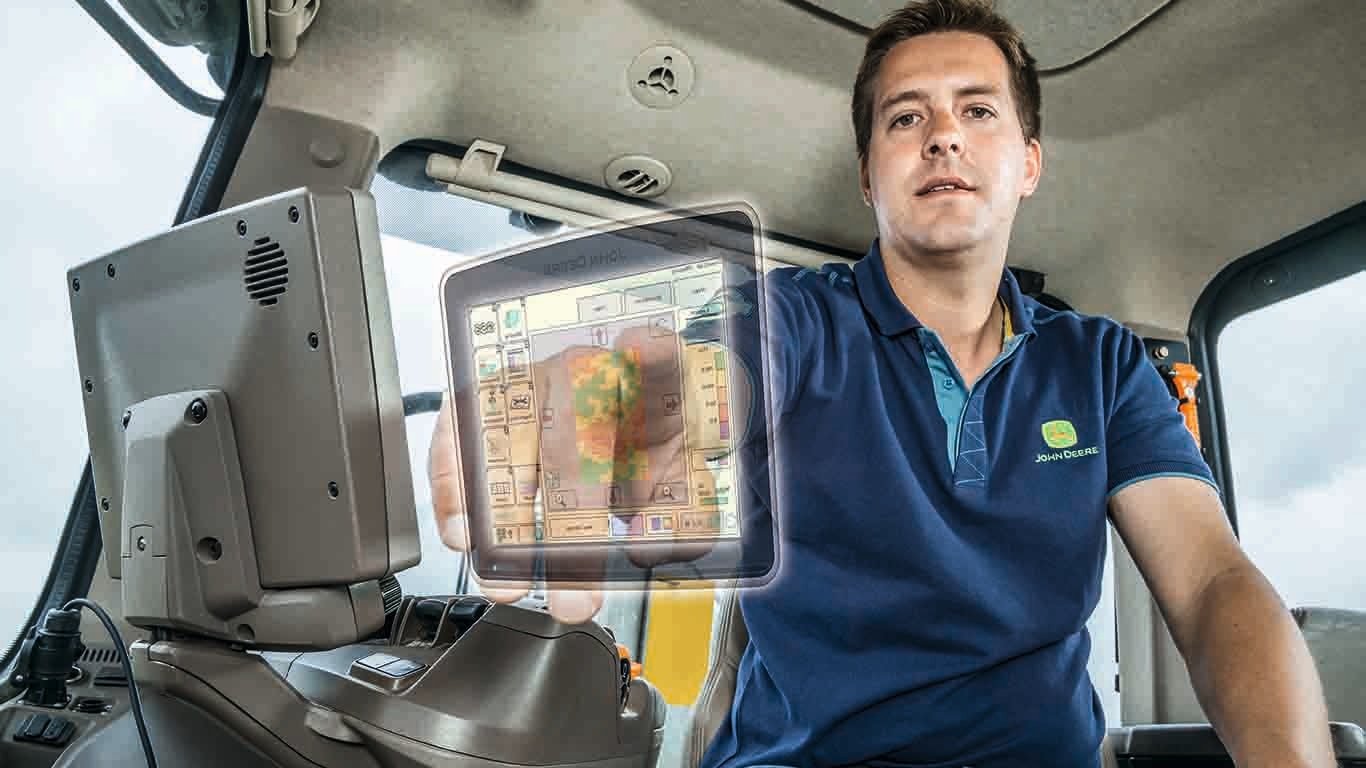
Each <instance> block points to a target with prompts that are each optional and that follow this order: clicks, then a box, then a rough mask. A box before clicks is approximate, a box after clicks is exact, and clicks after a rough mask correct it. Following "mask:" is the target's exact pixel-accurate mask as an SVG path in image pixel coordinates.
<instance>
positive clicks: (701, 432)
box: [466, 259, 744, 546]
mask: <svg viewBox="0 0 1366 768" xmlns="http://www.w3.org/2000/svg"><path fill="white" fill-rule="evenodd" d="M722 269H723V265H722V263H721V261H720V260H719V259H717V260H713V261H700V262H695V263H692V264H689V265H686V266H676V267H671V268H665V269H657V270H653V271H646V272H641V273H638V274H633V275H630V276H625V277H616V278H613V279H609V280H603V281H598V282H593V283H591V284H584V285H578V286H574V287H571V288H563V289H558V290H552V291H548V292H542V293H533V294H529V295H523V296H507V297H504V298H502V300H499V301H492V302H488V303H482V304H479V305H476V306H473V307H471V308H470V309H469V311H468V316H467V318H466V319H467V322H468V330H469V333H470V334H471V336H470V338H471V339H472V340H473V345H472V350H473V355H474V359H473V360H472V361H471V362H472V363H473V367H474V371H475V374H476V377H477V379H478V382H479V389H478V403H479V406H480V412H481V431H482V436H483V441H484V445H483V449H484V455H485V458H486V466H485V468H486V482H485V484H484V489H483V492H484V493H486V494H487V500H488V504H489V507H490V508H491V510H492V512H493V515H492V520H491V525H492V527H493V530H492V531H490V534H491V536H492V541H493V542H494V543H495V544H503V545H518V544H536V545H552V546H553V545H555V544H564V543H572V544H585V543H594V542H614V541H615V542H620V541H623V540H627V541H629V540H650V539H656V538H670V539H680V538H683V539H687V538H704V539H712V540H715V539H726V538H735V537H738V535H739V530H738V523H737V513H736V499H735V495H736V494H735V492H734V491H733V488H734V484H735V473H734V467H733V466H731V461H730V453H731V448H732V443H731V441H732V436H733V435H734V433H735V431H736V428H737V425H735V424H734V423H733V422H732V420H731V409H730V402H731V401H730V395H729V392H728V381H729V376H728V370H727V366H728V365H729V364H730V360H728V357H727V353H726V351H725V349H724V348H723V347H722V346H720V345H718V344H712V343H688V342H685V341H684V340H683V339H682V338H681V337H680V336H679V332H680V330H681V329H682V328H684V327H686V326H687V324H688V323H689V322H690V321H692V320H696V319H697V318H700V317H710V316H713V315H716V314H719V315H720V316H721V317H722V318H724V317H725V313H724V312H723V308H722V307H721V306H720V305H719V303H718V302H719V301H720V299H719V298H718V297H719V296H721V295H722V294H723V287H724V286H723V276H722ZM739 427H740V428H743V427H744V425H743V424H741V425H739Z"/></svg>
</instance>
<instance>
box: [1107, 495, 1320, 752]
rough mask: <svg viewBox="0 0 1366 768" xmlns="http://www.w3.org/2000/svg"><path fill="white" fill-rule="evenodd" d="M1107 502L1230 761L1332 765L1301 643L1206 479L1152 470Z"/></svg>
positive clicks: (1314, 676)
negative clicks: (1157, 473) (1161, 474)
mask: <svg viewBox="0 0 1366 768" xmlns="http://www.w3.org/2000/svg"><path fill="white" fill-rule="evenodd" d="M1110 513H1111V518H1112V519H1113V520H1114V522H1115V527H1116V529H1117V530H1118V531H1119V534H1120V536H1121V537H1122V538H1123V540H1124V543H1125V546H1126V547H1127V548H1128V550H1129V552H1130V554H1132V555H1133V558H1134V561H1135V563H1136V564H1137V565H1138V568H1139V571H1140V572H1141V573H1142V574H1143V578H1144V580H1145V581H1146V582H1147V584H1148V588H1149V589H1150V590H1151V591H1152V593H1153V596H1154V598H1155V600H1156V601H1157V605H1158V608H1159V609H1160V610H1161V612H1162V615H1163V617H1164V618H1165V619H1166V622H1167V625H1168V627H1170V629H1171V632H1172V637H1173V639H1174V640H1175V642H1176V646H1177V648H1178V649H1179V650H1180V652H1181V655H1182V657H1183V658H1184V659H1185V661H1186V665H1187V667H1188V669H1189V671H1190V677H1191V683H1192V685H1193V686H1194V688H1195V693H1196V696H1197V698H1198V699H1199V701H1200V705H1201V707H1203V708H1204V710H1205V713H1206V714H1207V715H1208V716H1209V719H1210V723H1211V724H1212V725H1213V726H1214V728H1215V731H1216V732H1217V733H1218V734H1219V737H1220V739H1221V740H1222V741H1223V742H1224V744H1225V746H1226V747H1227V748H1228V750H1229V754H1230V755H1231V756H1232V757H1233V759H1234V762H1235V764H1236V765H1238V766H1239V767H1240V768H1262V767H1263V766H1268V767H1269V766H1277V768H1333V766H1335V765H1336V761H1335V759H1334V756H1333V749H1332V742H1331V738H1330V735H1329V730H1328V716H1327V711H1326V707H1325V704H1324V698H1323V689H1322V685H1321V683H1320V681H1319V677H1318V671H1317V669H1316V668H1315V666H1314V661H1313V658H1312V657H1311V656H1310V654H1309V648H1308V646H1307V645H1306V644H1305V642H1304V638H1303V636H1302V635H1301V633H1300V631H1299V627H1297V626H1296V624H1295V622H1294V619H1293V618H1292V617H1291V615H1290V612H1289V611H1288V610H1287V609H1286V607H1285V605H1284V604H1283V603H1282V602H1281V599H1280V597H1279V596H1278V595H1277V593H1276V591H1275V589H1274V588H1273V587H1272V586H1271V584H1270V582H1268V581H1267V579H1266V577H1265V576H1263V575H1262V573H1261V571H1259V570H1258V569H1257V567H1256V566H1254V565H1253V564H1252V562H1251V561H1250V560H1249V559H1248V558H1247V556H1246V555H1245V554H1244V552H1243V551H1242V548H1241V547H1240V546H1239V545H1238V542H1237V539H1236V538H1235V537H1234V535H1233V531H1232V529H1231V528H1230V527H1229V524H1228V520H1227V517H1226V516H1225V515H1224V510H1223V507H1222V504H1221V503H1220V500H1219V497H1218V494H1217V493H1216V492H1215V491H1214V489H1213V488H1211V487H1210V486H1208V485H1207V484H1205V483H1203V482H1200V481H1198V480H1195V479H1191V478H1185V477H1154V478H1150V479H1146V480H1141V481H1139V482H1136V483H1134V484H1132V485H1130V486H1128V487H1126V488H1124V489H1122V490H1120V491H1119V492H1118V493H1116V494H1115V495H1114V496H1113V497H1112V498H1111V501H1110Z"/></svg>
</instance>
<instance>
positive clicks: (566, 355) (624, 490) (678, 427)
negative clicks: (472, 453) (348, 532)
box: [428, 326, 708, 623]
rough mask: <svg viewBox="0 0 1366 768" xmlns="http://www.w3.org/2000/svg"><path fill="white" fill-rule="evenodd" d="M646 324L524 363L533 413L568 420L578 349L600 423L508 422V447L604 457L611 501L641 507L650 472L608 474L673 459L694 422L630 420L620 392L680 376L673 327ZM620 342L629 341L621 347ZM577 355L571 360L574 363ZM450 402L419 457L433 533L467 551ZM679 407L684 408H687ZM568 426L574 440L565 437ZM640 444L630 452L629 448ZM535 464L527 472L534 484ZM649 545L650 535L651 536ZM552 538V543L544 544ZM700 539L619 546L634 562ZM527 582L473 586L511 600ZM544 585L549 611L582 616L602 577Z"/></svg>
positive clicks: (693, 550) (680, 556)
mask: <svg viewBox="0 0 1366 768" xmlns="http://www.w3.org/2000/svg"><path fill="white" fill-rule="evenodd" d="M651 333H652V332H651V329H649V328H648V327H645V326H641V327H639V328H631V329H628V330H626V331H624V332H622V333H621V334H620V335H619V336H618V338H617V340H616V342H615V344H614V345H613V348H612V349H611V350H606V349H603V348H597V347H593V348H570V349H566V350H564V351H562V352H560V353H558V354H556V355H554V356H553V357H551V358H549V359H547V360H542V361H538V362H535V363H533V365H532V370H531V378H532V386H533V391H534V392H535V398H536V407H537V410H538V412H539V411H540V410H541V409H542V408H551V409H553V411H554V412H555V413H557V414H561V416H560V417H559V421H558V423H560V424H565V423H571V424H572V423H573V422H572V421H570V422H566V420H570V419H574V418H575V416H574V414H575V412H576V411H575V409H576V408H579V407H581V406H584V405H585V404H584V403H583V402H581V401H580V400H581V395H582V392H581V390H582V389H583V384H582V382H581V381H580V382H579V383H578V385H577V386H576V379H575V377H576V376H578V377H580V378H581V377H582V376H583V375H584V373H585V370H586V369H585V368H584V362H583V361H584V360H585V359H586V358H585V355H587V356H589V357H591V358H596V359H594V360H593V364H594V368H593V369H592V371H593V374H594V376H595V377H596V376H601V377H602V379H601V380H598V381H595V382H594V387H595V390H596V391H595V392H594V400H593V401H592V403H591V407H593V408H595V409H598V414H597V415H598V416H600V417H601V419H600V420H599V425H606V426H607V428H606V429H602V430H598V431H596V432H590V433H580V432H579V431H578V430H574V431H573V432H572V433H571V432H566V430H565V429H563V428H561V429H560V431H559V432H558V433H553V434H552V433H549V432H548V431H547V430H544V429H542V428H541V420H540V419H539V418H538V419H536V424H535V425H534V426H528V428H525V429H522V430H520V431H518V430H514V431H513V432H514V434H515V435H516V436H517V437H515V438H514V439H516V440H520V441H521V442H522V443H523V444H518V445H515V446H511V447H510V450H511V451H512V452H513V455H519V456H523V457H536V459H535V460H536V461H537V462H538V470H541V469H544V468H548V467H567V466H570V465H571V462H578V461H580V459H581V453H583V452H589V453H591V454H592V455H593V456H595V457H597V458H599V459H603V460H605V461H606V462H607V463H608V464H610V465H612V467H613V469H612V472H613V478H612V479H613V480H614V484H615V485H616V486H617V488H618V494H617V501H616V502H615V503H614V504H612V506H613V507H614V508H619V509H623V510H630V509H636V510H638V509H641V508H643V507H647V506H649V504H650V502H651V495H652V494H653V493H654V483H653V480H652V478H650V477H648V473H647V476H646V477H640V476H638V475H635V476H631V477H624V478H621V479H617V477H616V474H617V473H618V472H620V471H622V467H621V466H620V465H619V464H620V462H623V461H626V462H629V461H632V460H637V461H639V460H643V461H644V463H645V466H648V467H664V466H679V465H680V463H681V462H684V461H686V456H684V455H683V451H684V450H685V448H686V441H685V437H686V434H685V429H695V428H696V427H697V425H696V423H695V421H694V423H693V424H691V425H685V423H684V421H683V420H682V419H647V420H645V421H644V424H643V434H642V425H641V424H640V423H639V422H638V421H633V419H638V418H639V416H641V415H642V414H641V413H640V412H639V411H638V410H633V409H632V403H630V402H623V398H626V399H628V400H629V399H630V398H632V397H634V398H641V397H645V396H650V397H657V396H658V395H659V393H661V392H677V391H678V390H679V386H678V382H679V377H680V373H681V371H680V369H679V360H678V357H677V355H676V353H674V352H673V351H672V350H676V349H679V347H678V346H677V339H676V338H673V337H672V336H670V337H667V338H664V339H661V338H660V337H659V336H658V331H657V330H656V331H654V336H653V337H651ZM626 350H632V354H631V355H630V356H627V355H625V354H624V353H625V351H626ZM576 361H577V362H576ZM453 408H454V405H453V404H452V402H451V398H450V397H449V396H447V397H445V398H444V399H443V400H442V404H441V409H440V411H439V413H438V415H437V422H436V428H435V429H434V430H433V433H432V442H431V449H430V454H429V463H428V477H429V480H430V482H431V491H432V507H433V514H434V515H435V517H436V522H437V525H438V529H439V530H440V532H441V538H442V541H443V542H444V543H445V544H446V546H448V547H450V548H451V549H454V550H456V551H460V552H466V551H468V549H469V546H470V539H471V537H470V535H469V533H470V532H469V530H468V524H469V521H468V518H467V515H466V509H465V503H464V498H463V497H462V496H461V492H460V479H459V478H460V476H461V469H460V460H461V457H460V456H459V455H458V453H457V451H456V447H455V442H456V441H455V432H454V423H455V420H454V417H455V414H454V412H453ZM696 410H698V409H695V408H693V409H686V408H685V413H689V414H690V415H692V411H696ZM567 434H573V435H574V439H572V440H571V439H566V435H567ZM628 440H629V441H631V444H629V445H628V444H627V443H626V442H625V441H628ZM636 453H639V455H633V454H636ZM541 476H542V473H541V472H540V471H538V472H537V473H536V477H537V482H538V483H539V481H540V477H541ZM650 543H651V544H652V545H654V546H656V547H657V546H658V541H654V542H650ZM551 546H553V545H551ZM615 546H618V545H617V544H603V545H602V559H603V562H604V563H605V562H606V558H607V554H608V550H609V547H615ZM707 549H708V545H705V544H700V545H699V544H696V543H679V544H676V545H674V546H673V547H671V548H668V549H666V550H664V551H660V550H658V549H655V550H654V551H653V554H652V555H651V556H650V557H649V558H648V561H647V558H646V557H645V555H644V553H643V552H642V551H641V550H640V548H639V547H632V546H631V545H629V544H628V545H627V546H626V548H625V552H626V555H627V557H629V558H630V559H631V560H632V561H633V562H635V563H636V564H637V565H639V566H646V565H650V564H658V563H661V562H672V561H680V560H689V559H694V558H696V557H698V556H700V555H702V554H705V552H706V551H707ZM530 587H531V585H530V584H529V583H510V582H498V584H497V585H496V586H495V585H482V588H483V591H484V593H485V594H486V595H487V596H488V597H489V598H490V599H493V600H495V601H498V602H514V601H516V600H519V599H521V598H522V597H524V596H525V595H526V594H527V592H528V590H529V589H530ZM550 587H551V588H550V589H549V590H548V598H549V604H550V605H549V608H550V613H551V615H553V616H554V617H555V618H557V619H559V620H560V621H564V622H566V623H578V622H582V621H587V620H588V619H591V618H592V617H593V616H595V615H596V614H597V613H598V611H599V610H600V609H601V608H602V602H603V590H602V587H603V585H602V584H601V583H589V584H582V583H580V584H573V585H566V584H551V585H550Z"/></svg>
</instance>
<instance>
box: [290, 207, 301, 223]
mask: <svg viewBox="0 0 1366 768" xmlns="http://www.w3.org/2000/svg"><path fill="white" fill-rule="evenodd" d="M289 220H290V222H291V223H294V224H298V223H299V206H297V205H291V206H289Z"/></svg>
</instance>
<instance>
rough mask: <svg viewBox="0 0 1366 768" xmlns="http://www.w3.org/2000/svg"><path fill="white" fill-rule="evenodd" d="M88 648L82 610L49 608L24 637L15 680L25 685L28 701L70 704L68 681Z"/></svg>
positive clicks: (25, 697) (51, 704)
mask: <svg viewBox="0 0 1366 768" xmlns="http://www.w3.org/2000/svg"><path fill="white" fill-rule="evenodd" d="M84 652H85V645H84V644H83V643H81V614H80V611H63V610H60V609H56V608H54V609H52V610H50V611H48V612H47V616H46V617H45V618H44V619H43V625H42V626H41V627H38V628H37V630H36V631H34V632H31V633H30V634H29V637H28V638H27V639H26V640H25V641H24V647H23V649H22V650H21V651H20V658H19V664H18V665H16V670H15V676H14V680H13V682H14V684H16V685H22V686H23V687H24V688H25V690H24V702H25V703H27V704H35V705H37V706H40V707H63V706H66V703H67V702H68V701H69V700H70V699H71V696H70V695H69V694H68V693H67V690H66V683H67V680H68V679H69V678H70V676H71V670H72V668H73V667H74V666H75V664H76V659H77V658H79V657H80V655H81V654H82V653H84Z"/></svg>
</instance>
